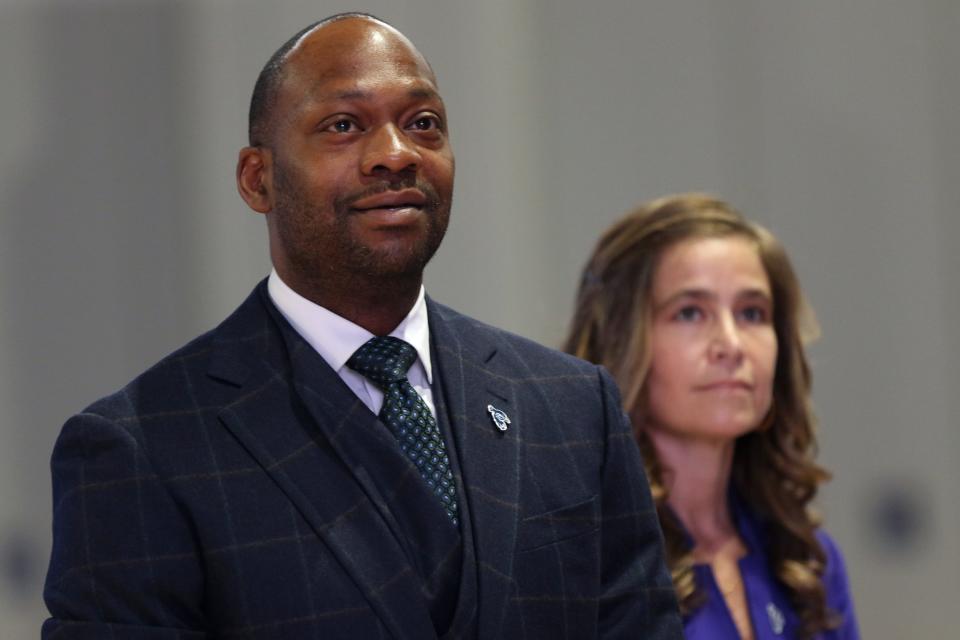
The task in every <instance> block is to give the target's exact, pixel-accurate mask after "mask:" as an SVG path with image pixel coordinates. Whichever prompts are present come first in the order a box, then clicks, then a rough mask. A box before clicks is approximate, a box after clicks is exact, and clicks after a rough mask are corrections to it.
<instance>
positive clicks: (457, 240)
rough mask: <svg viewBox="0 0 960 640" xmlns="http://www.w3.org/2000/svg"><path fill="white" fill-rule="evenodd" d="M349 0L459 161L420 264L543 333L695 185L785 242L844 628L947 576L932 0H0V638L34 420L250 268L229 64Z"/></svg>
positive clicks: (212, 315) (245, 70)
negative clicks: (806, 350) (412, 55)
mask: <svg viewBox="0 0 960 640" xmlns="http://www.w3.org/2000/svg"><path fill="white" fill-rule="evenodd" d="M348 9H361V10H366V11H371V12H373V13H376V14H378V15H380V16H381V17H383V18H385V19H387V20H389V21H391V22H392V23H393V24H395V25H396V26H397V27H399V28H400V29H401V30H402V31H404V32H405V33H406V34H407V35H409V36H410V37H411V38H412V39H413V40H414V42H415V43H417V45H418V46H419V47H420V49H421V50H422V51H423V53H424V54H425V55H426V56H427V57H428V58H429V59H430V60H431V62H432V64H433V66H434V68H435V70H436V72H437V75H438V76H439V79H440V85H441V90H442V92H443V94H444V96H445V99H446V102H447V107H448V111H449V114H450V120H451V128H452V136H453V142H454V147H455V150H456V153H457V161H458V180H457V188H456V197H455V204H454V212H453V216H454V217H453V221H452V224H451V227H450V231H449V233H448V235H447V239H446V241H445V243H444V245H443V247H442V248H441V249H440V252H439V253H438V255H437V257H436V258H435V260H434V262H433V264H432V265H431V266H430V268H429V269H428V274H427V288H428V291H429V292H430V293H431V294H432V295H433V296H434V297H436V298H437V299H439V300H441V301H443V302H446V303H447V304H450V305H452V306H454V307H457V308H459V309H460V310H461V311H464V312H467V313H469V314H472V315H475V316H477V317H479V318H481V319H484V320H487V321H489V322H492V323H494V324H498V325H501V326H503V327H506V328H508V329H511V330H513V331H515V332H518V333H521V334H523V335H526V336H529V337H531V338H534V339H536V340H539V341H541V342H544V343H547V344H551V345H557V344H559V343H560V341H561V339H562V337H563V334H564V332H565V330H566V327H567V322H568V318H569V316H570V312H571V306H572V300H573V294H574V290H575V288H576V285H577V277H578V273H579V270H580V268H581V266H582V264H583V262H584V261H585V260H586V257H587V255H588V254H589V252H590V250H591V248H592V246H593V243H594V240H595V239H596V237H597V235H598V233H599V232H600V231H601V230H602V229H603V228H605V227H606V226H607V225H608V224H609V223H610V222H612V221H613V220H614V219H615V218H617V217H618V216H620V215H621V214H622V213H623V212H624V211H626V210H627V209H628V208H630V207H631V206H632V205H634V204H636V203H638V202H640V201H642V200H646V199H649V198H653V197H656V196H660V195H663V194H666V193H670V192H676V191H685V190H691V189H696V190H707V191H712V192H715V193H717V194H720V195H721V196H723V197H725V198H726V199H728V200H730V201H731V202H732V203H734V204H735V205H736V206H738V207H739V208H740V209H741V210H742V211H744V212H745V213H746V214H747V215H748V216H749V217H752V218H754V219H757V220H759V221H760V222H762V223H764V224H765V225H767V226H769V227H770V228H772V229H773V231H774V232H775V233H777V234H778V235H779V236H780V238H781V239H782V240H784V242H785V243H786V245H787V247H788V249H789V250H790V252H791V255H792V257H793V259H794V261H795V264H796V266H797V268H798V270H799V272H800V275H801V279H802V281H803V284H804V286H805V289H806V291H807V293H808V295H809V297H810V298H811V300H812V302H813V304H814V306H815V308H816V309H817V312H818V314H819V318H820V321H821V323H822V325H823V338H822V339H821V341H820V342H819V343H818V344H817V345H816V346H815V347H814V348H813V350H812V359H813V366H814V381H815V391H814V400H815V404H816V407H817V410H818V414H819V417H820V423H821V425H820V441H821V455H820V460H821V461H822V462H823V463H824V464H825V465H826V466H828V467H829V468H831V469H832V470H833V471H834V474H835V477H834V480H833V481H832V482H831V483H830V484H829V485H827V486H826V487H825V488H824V490H823V491H822V493H821V497H820V500H819V504H820V507H821V509H822V511H823V512H824V513H825V515H826V519H827V524H828V527H829V529H830V530H831V532H832V533H833V534H834V536H835V537H836V538H837V539H838V540H839V542H840V544H841V545H842V547H843V549H844V551H845V553H846V557H847V562H848V568H849V571H850V574H851V579H852V581H853V591H854V595H855V599H856V604H857V609H858V612H859V617H860V624H861V628H862V631H863V635H864V637H865V638H871V639H888V638H889V639H900V638H908V637H909V638H946V637H955V635H956V624H955V621H954V620H953V615H954V613H955V611H953V608H954V607H956V606H957V605H958V604H960V535H958V532H960V500H958V499H957V491H958V489H960V466H958V464H957V461H956V460H957V456H958V454H960V430H958V428H957V426H958V425H957V423H958V420H957V418H956V407H955V406H954V405H953V402H954V401H955V400H956V397H957V394H958V392H960V385H958V380H960V364H958V362H960V339H958V331H957V328H956V325H957V319H958V318H960V302H958V295H957V294H958V292H960V290H958V287H957V284H956V280H957V277H958V276H960V257H958V252H957V251H956V250H955V246H956V241H957V239H958V238H960V217H958V215H957V213H958V209H960V206H958V205H960V196H958V193H960V191H958V189H957V183H958V182H960V169H958V167H960V119H958V118H957V111H958V104H960V102H958V98H960V82H958V80H960V74H958V73H957V64H958V61H960V39H958V38H957V37H956V34H957V33H958V32H960V3H957V2H956V0H914V1H913V2H900V1H895V0H844V1H840V2H838V1H837V0H805V1H804V2H768V1H765V0H724V1H721V0H704V1H702V2H686V1H683V0H662V1H646V0H644V1H637V0H610V1H606V2H591V3H588V2H583V1H576V0H527V1H522V0H484V1H482V2H480V1H472V2H469V1H457V0H447V1H444V2H439V1H435V0H380V1H367V2H364V3H359V4H354V3H347V2H339V1H338V2H323V1H318V0H312V1H306V0H274V1H272V2H262V1H259V0H236V1H231V2H228V1H225V0H191V1H189V2H187V1H183V2H177V1H173V0H113V1H96V0H82V1H81V0H33V1H28V0H0V60H2V62H0V92H2V98H0V132H2V141H3V142H2V145H0V407H2V411H0V637H2V638H4V639H7V638H30V637H36V636H37V634H38V628H39V625H40V622H41V620H42V619H43V618H44V617H45V611H44V609H43V605H42V602H41V599H40V593H41V588H42V580H43V575H44V573H45V571H46V563H47V557H48V553H49V545H50V512H51V498H50V481H49V471H48V459H49V454H50V450H51V448H52V446H53V442H54V440H55V438H56V436H57V434H58V432H59V429H60V426H61V425H62V423H63V421H64V420H65V419H66V418H67V416H68V415H70V414H71V413H73V412H76V411H78V410H80V409H82V408H83V407H84V406H85V405H86V404H88V403H89V402H91V401H92V400H94V399H95V398H97V397H99V396H101V395H104V394H106V393H108V392H110V391H112V390H114V389H116V388H118V387H119V386H121V385H122V384H124V383H125V382H127V381H128V380H129V379H130V378H131V377H132V376H134V375H135V374H137V373H139V372H140V371H142V370H143V369H145V368H146V367H147V366H149V365H150V364H152V363H153V362H154V361H156V360H157V359H159V358H160V357H162V356H163V355H164V354H166V353H167V352H169V351H171V350H172V349H174V348H175V347H178V346H180V345H181V344H182V343H184V342H185V341H186V340H188V339H189V338H191V337H193V336H195V335H196V334H199V333H200V332H202V331H205V330H206V329H208V328H210V327H212V326H213V325H215V324H216V323H218V322H219V321H220V320H221V319H222V318H223V317H225V316H226V315H227V314H228V313H229V312H230V311H231V310H232V309H233V308H234V307H235V306H236V305H237V304H239V302H240V301H241V300H242V299H243V298H244V297H245V296H246V294H247V293H248V292H249V290H250V289H251V288H252V287H253V286H254V284H255V283H256V282H257V281H258V280H259V279H260V278H262V277H264V276H265V275H266V274H267V273H268V271H269V263H268V257H267V246H266V241H265V226H264V223H263V219H262V218H261V217H260V216H257V215H255V214H253V213H251V212H250V211H249V210H248V209H247V208H246V207H245V205H244V204H243V202H242V201H241V200H240V198H239V196H238V195H237V194H236V188H235V185H234V163H235V161H236V152H237V150H238V149H239V148H240V147H241V146H242V145H243V144H244V141H245V136H246V134H245V132H246V111H247V104H248V100H249V95H250V92H251V90H252V87H253V82H254V79H255V77H256V75H257V73H258V72H259V70H260V67H261V66H262V65H263V63H264V62H265V61H266V59H267V58H268V57H269V55H270V54H271V53H272V52H273V51H274V49H276V48H277V47H278V46H279V45H280V44H281V43H283V42H284V41H285V40H286V39H287V38H288V37H289V36H291V35H292V34H293V33H295V32H296V31H297V30H299V29H300V28H301V27H303V26H305V25H306V24H307V23H309V22H311V21H313V20H316V19H318V18H321V17H324V16H326V15H328V14H331V13H334V12H337V11H342V10H348Z"/></svg>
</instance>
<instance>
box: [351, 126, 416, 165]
mask: <svg viewBox="0 0 960 640" xmlns="http://www.w3.org/2000/svg"><path fill="white" fill-rule="evenodd" d="M421 160H422V158H421V157H420V152H419V151H418V150H417V147H416V145H415V144H414V143H413V142H412V141H411V140H410V139H409V138H408V137H407V136H406V135H404V132H403V131H402V130H400V129H399V128H397V126H396V125H394V124H392V123H391V124H387V125H384V126H382V127H379V128H377V129H374V130H373V131H372V132H371V135H370V136H369V137H368V141H367V145H366V148H365V149H364V154H363V159H362V161H361V167H360V170H361V171H362V172H363V174H364V175H369V176H373V175H376V174H378V173H390V174H399V173H403V172H411V171H413V172H415V171H416V170H417V168H418V167H419V166H420V162H421Z"/></svg>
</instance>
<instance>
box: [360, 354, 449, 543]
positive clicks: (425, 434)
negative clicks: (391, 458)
mask: <svg viewBox="0 0 960 640" xmlns="http://www.w3.org/2000/svg"><path fill="white" fill-rule="evenodd" d="M416 359H417V351H416V349H414V348H413V347H412V346H411V345H409V344H408V343H406V342H404V341H403V340H401V339H400V338H394V337H393V336H384V337H373V338H371V339H370V340H368V341H367V342H366V343H365V344H364V345H363V346H361V347H360V348H359V349H357V351H356V352H355V353H354V354H353V355H352V356H350V359H349V360H347V366H348V367H350V368H351V369H353V370H354V371H356V372H357V373H359V374H361V375H363V376H364V377H365V378H367V379H368V380H370V381H371V382H373V383H374V384H375V385H377V387H378V388H379V389H381V390H382V391H383V406H382V407H381V409H380V420H381V421H382V422H383V423H384V424H385V425H387V426H388V427H389V428H390V430H391V431H392V432H393V435H394V436H396V438H397V440H398V441H399V443H400V449H402V450H403V452H404V453H405V454H406V455H407V457H408V458H410V460H412V461H413V464H414V465H416V467H417V469H418V470H419V471H420V475H421V476H423V479H424V480H426V481H427V484H428V485H430V488H431V489H432V490H433V493H434V494H436V496H437V497H438V498H440V501H441V502H442V503H443V507H444V508H445V509H446V510H447V515H448V516H450V520H451V521H452V522H453V524H454V525H457V524H458V522H459V519H458V517H457V490H456V487H455V486H454V483H453V473H452V472H451V471H450V458H449V457H448V456H447V450H446V446H445V445H444V443H443V437H442V436H441V435H440V429H439V428H438V427H437V421H436V419H435V418H434V417H433V414H432V413H431V412H430V407H428V406H427V403H426V402H424V400H423V398H421V397H420V394H419V393H417V391H416V389H414V388H413V385H411V384H410V381H409V380H407V370H408V369H410V366H411V365H413V363H414V362H415V361H416Z"/></svg>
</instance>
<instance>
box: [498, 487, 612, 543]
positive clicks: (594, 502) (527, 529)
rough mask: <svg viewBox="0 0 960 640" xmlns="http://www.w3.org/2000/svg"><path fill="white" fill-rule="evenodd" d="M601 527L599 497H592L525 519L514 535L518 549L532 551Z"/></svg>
mask: <svg viewBox="0 0 960 640" xmlns="http://www.w3.org/2000/svg"><path fill="white" fill-rule="evenodd" d="M599 528H600V504H599V498H598V496H592V497H590V498H589V499H587V500H583V501H582V502H577V503H576V504H572V505H570V506H566V507H561V508H560V509H554V510H553V511H547V512H546V513H540V514H537V515H535V516H530V517H528V518H524V519H523V520H522V521H521V522H520V531H519V532H518V536H517V549H518V550H519V551H533V550H535V549H537V548H539V547H543V546H546V545H550V544H554V543H557V542H562V541H564V540H569V539H570V538H576V537H577V536H580V535H583V534H586V533H590V532H593V531H596V530H597V529H599Z"/></svg>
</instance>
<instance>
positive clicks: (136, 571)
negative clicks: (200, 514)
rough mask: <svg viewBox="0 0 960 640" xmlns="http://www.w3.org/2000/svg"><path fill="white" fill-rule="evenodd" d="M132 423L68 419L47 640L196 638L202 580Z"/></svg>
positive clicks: (61, 451) (187, 535)
mask: <svg viewBox="0 0 960 640" xmlns="http://www.w3.org/2000/svg"><path fill="white" fill-rule="evenodd" d="M138 434H139V430H138V429H137V427H136V422H135V420H133V419H132V418H127V419H119V420H110V419H107V418H104V417H102V416H100V415H95V414H92V413H84V414H80V415H77V416H74V417H73V418H71V419H70V420H69V421H68V422H67V424H66V425H65V426H64V429H63V431H62V433H61V435H60V438H59V440H58V441H57V444H56V446H55V448H54V452H53V458H52V462H51V467H52V472H53V492H54V518H53V552H52V556H51V560H50V570H49V572H48V575H47V582H46V585H45V587H44V599H45V600H46V603H47V607H48V608H49V610H50V613H51V616H52V617H51V618H49V619H48V620H47V621H46V622H45V623H44V625H43V631H42V637H43V638H44V639H50V640H52V639H54V638H57V639H63V640H81V639H83V640H85V639H88V638H89V639H91V640H92V639H94V638H96V639H100V638H125V639H130V640H154V639H156V640H160V639H161V638H162V639H164V640H200V639H201V638H206V637H207V636H206V634H205V633H204V632H202V631H201V630H200V629H202V622H201V620H202V617H201V615H200V611H199V606H200V602H201V600H202V591H203V577H202V568H201V566H200V560H199V557H200V556H199V555H198V554H197V552H196V545H195V543H194V540H193V536H192V534H191V531H190V527H189V523H188V520H187V519H186V517H185V516H184V514H183V513H181V512H180V510H179V509H178V506H177V504H176V503H175V502H174V500H173V498H172V497H171V495H170V493H169V492H168V491H167V489H166V488H165V487H164V486H163V484H162V483H161V482H160V481H159V479H158V478H157V475H156V474H155V473H154V472H153V470H152V468H151V465H150V462H149V460H148V457H147V455H146V452H145V451H144V450H143V447H142V441H141V440H140V439H139V438H138Z"/></svg>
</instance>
